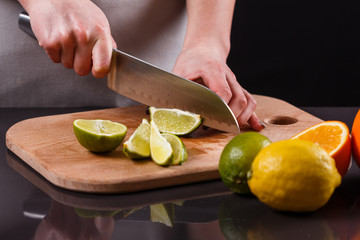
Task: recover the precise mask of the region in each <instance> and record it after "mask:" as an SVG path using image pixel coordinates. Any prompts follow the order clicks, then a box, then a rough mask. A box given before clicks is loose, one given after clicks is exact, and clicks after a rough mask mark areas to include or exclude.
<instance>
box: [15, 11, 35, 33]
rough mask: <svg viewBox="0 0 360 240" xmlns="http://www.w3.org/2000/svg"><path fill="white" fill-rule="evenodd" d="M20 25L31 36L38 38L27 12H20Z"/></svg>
mask: <svg viewBox="0 0 360 240" xmlns="http://www.w3.org/2000/svg"><path fill="white" fill-rule="evenodd" d="M18 26H19V28H20V29H21V30H23V31H24V32H25V33H27V34H28V35H29V36H30V37H32V38H34V39H36V37H35V34H34V32H33V31H32V29H31V25H30V17H29V15H28V14H27V13H26V12H21V13H20V14H19V19H18Z"/></svg>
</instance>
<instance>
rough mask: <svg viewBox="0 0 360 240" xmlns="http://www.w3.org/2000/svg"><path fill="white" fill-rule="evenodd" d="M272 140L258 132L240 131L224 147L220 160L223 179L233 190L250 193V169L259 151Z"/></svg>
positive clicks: (220, 171)
mask: <svg viewBox="0 0 360 240" xmlns="http://www.w3.org/2000/svg"><path fill="white" fill-rule="evenodd" d="M270 143H271V141H270V140H269V139H268V138H267V137H266V136H264V135H262V134H260V133H258V132H245V133H240V134H239V135H237V136H235V137H234V138H233V139H231V140H230V141H229V142H228V143H227V144H226V146H225V147H224V149H223V151H222V153H221V156H220V162H219V173H220V176H221V180H222V181H223V182H224V183H225V185H226V186H227V187H228V188H229V189H230V190H232V191H234V192H236V193H240V194H248V193H250V189H249V186H248V183H247V175H248V171H249V170H250V168H251V164H252V162H253V160H254V158H255V156H256V155H257V154H258V152H259V151H260V150H261V149H262V148H264V147H265V146H267V145H269V144H270Z"/></svg>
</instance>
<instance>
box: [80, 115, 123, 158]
mask: <svg viewBox="0 0 360 240" xmlns="http://www.w3.org/2000/svg"><path fill="white" fill-rule="evenodd" d="M73 129H74V133H75V136H76V138H77V140H78V141H79V143H80V144H81V145H82V146H83V147H85V148H86V149H88V150H89V151H91V152H109V151H112V150H115V149H116V148H117V147H118V146H119V145H120V144H121V142H122V141H123V140H124V138H125V135H126V131H127V127H126V126H125V125H123V124H121V123H117V122H112V121H110V120H101V119H95V120H90V119H77V120H75V121H74V123H73Z"/></svg>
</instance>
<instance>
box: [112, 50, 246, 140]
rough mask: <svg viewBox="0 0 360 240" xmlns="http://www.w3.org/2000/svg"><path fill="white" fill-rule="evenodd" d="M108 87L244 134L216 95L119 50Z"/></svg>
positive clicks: (226, 130)
mask: <svg viewBox="0 0 360 240" xmlns="http://www.w3.org/2000/svg"><path fill="white" fill-rule="evenodd" d="M107 85H108V87H109V88H110V89H112V90H114V91H115V92H117V93H119V94H121V95H123V96H125V97H128V98H130V99H133V100H135V101H137V102H140V103H143V104H146V105H148V106H154V107H164V108H178V109H181V110H185V111H189V112H193V113H197V114H200V116H202V117H203V118H204V123H203V124H204V125H205V126H208V127H212V128H215V129H218V130H221V131H225V132H231V133H240V128H239V125H238V122H237V120H236V118H235V116H234V114H233V113H232V111H231V109H230V108H229V106H228V105H227V104H226V103H225V102H224V101H223V100H222V99H221V98H220V97H219V96H218V95H217V94H216V93H215V92H213V91H211V90H210V89H209V88H207V87H205V86H203V85H201V84H198V83H196V82H193V81H190V80H187V79H185V78H182V77H180V76H177V75H175V74H173V73H170V72H167V71H165V70H163V69H161V68H158V67H156V66H154V65H152V64H150V63H147V62H145V61H143V60H141V59H138V58H136V57H134V56H131V55H129V54H127V53H124V52H122V51H120V50H117V49H114V50H113V55H112V60H111V67H110V73H109V74H108V78H107Z"/></svg>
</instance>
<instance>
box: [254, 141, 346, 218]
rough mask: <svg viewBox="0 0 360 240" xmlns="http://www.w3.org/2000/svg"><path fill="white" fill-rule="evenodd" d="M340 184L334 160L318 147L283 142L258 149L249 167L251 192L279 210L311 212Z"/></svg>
mask: <svg viewBox="0 0 360 240" xmlns="http://www.w3.org/2000/svg"><path fill="white" fill-rule="evenodd" d="M340 183H341V176H340V174H339V172H338V171H337V169H336V166H335V160H334V159H333V158H332V157H330V156H329V154H328V153H327V152H326V151H325V150H324V149H323V148H321V147H320V146H319V145H317V144H315V143H312V142H308V141H304V140H283V141H279V142H275V143H272V144H270V145H268V146H267V147H265V148H263V149H262V150H260V152H259V153H258V155H257V156H256V157H255V159H254V162H253V163H252V166H251V176H250V179H249V180H248V184H249V187H250V190H251V192H252V193H253V194H254V195H255V196H257V198H258V199H259V200H260V201H262V202H263V203H265V204H267V205H269V206H270V207H272V208H274V209H277V210H283V211H295V212H302V211H314V210H316V209H318V208H320V207H322V206H324V205H325V204H326V203H327V202H328V200H329V199H330V197H331V195H332V194H333V192H334V189H335V188H336V187H337V186H339V185H340Z"/></svg>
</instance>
